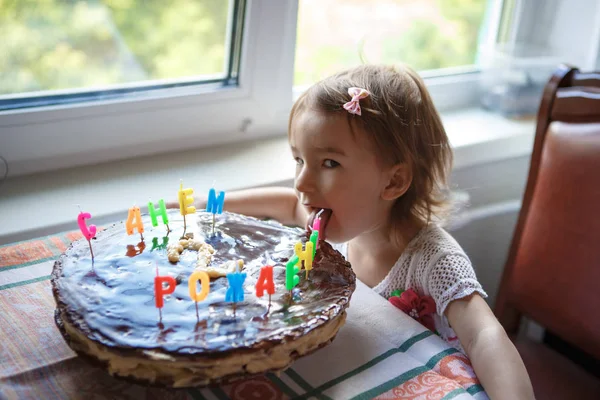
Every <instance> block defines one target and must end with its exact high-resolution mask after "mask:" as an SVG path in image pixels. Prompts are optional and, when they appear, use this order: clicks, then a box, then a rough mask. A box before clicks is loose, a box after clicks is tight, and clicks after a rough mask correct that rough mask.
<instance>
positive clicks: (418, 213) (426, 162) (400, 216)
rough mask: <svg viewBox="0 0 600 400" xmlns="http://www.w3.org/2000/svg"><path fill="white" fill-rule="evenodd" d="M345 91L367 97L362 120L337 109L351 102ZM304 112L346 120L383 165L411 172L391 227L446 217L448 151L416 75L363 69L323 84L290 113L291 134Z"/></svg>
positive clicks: (305, 95)
mask: <svg viewBox="0 0 600 400" xmlns="http://www.w3.org/2000/svg"><path fill="white" fill-rule="evenodd" d="M349 87H360V88H364V89H367V90H368V91H369V92H370V96H369V97H367V98H365V99H362V100H360V106H361V109H362V115H361V116H358V115H354V114H350V113H349V112H348V111H346V110H345V109H344V108H343V107H342V106H343V105H344V103H346V102H347V101H349V100H350V99H351V96H350V95H349V94H348V88H349ZM306 109H312V110H315V111H318V112H322V113H325V114H330V115H331V114H337V115H344V116H346V117H347V119H348V123H349V124H350V128H351V129H352V128H353V126H357V127H360V128H361V129H362V130H363V131H364V132H366V133H367V140H369V141H370V143H371V145H372V146H373V150H374V151H375V152H376V154H377V155H378V158H379V159H380V161H381V162H382V164H383V165H386V166H393V165H397V164H400V163H407V164H408V165H409V166H410V168H411V171H412V183H411V185H410V187H409V189H408V190H407V191H406V193H405V194H404V195H403V196H401V197H400V198H398V199H397V200H396V202H395V203H394V206H393V208H392V219H393V222H398V223H400V222H402V221H404V220H406V219H408V218H416V219H417V220H418V221H421V222H423V223H429V222H430V221H431V220H432V219H436V220H443V219H445V217H447V216H448V212H449V209H450V207H449V206H450V202H449V199H448V193H449V191H448V186H447V178H448V174H449V172H450V169H451V167H452V149H451V148H450V143H449V141H448V137H447V135H446V131H445V130H444V127H443V125H442V121H441V119H440V116H439V114H438V112H437V110H436V109H435V106H434V105H433V101H432V100H431V97H430V96H429V93H428V92H427V89H426V88H425V84H424V83H423V81H422V80H421V78H420V77H419V76H418V75H417V73H416V72H415V71H413V70H412V69H410V68H409V67H406V66H396V67H391V66H378V65H362V66H359V67H356V68H352V69H349V70H346V71H343V72H340V73H338V74H335V75H333V76H330V77H328V78H326V79H323V80H322V81H320V82H317V83H316V84H314V85H313V86H311V87H310V88H309V89H308V90H307V91H306V92H304V93H303V94H302V95H301V96H300V98H299V99H298V100H297V101H296V103H295V104H294V106H293V107H292V112H291V114H290V120H289V128H290V129H289V130H290V131H291V126H292V121H293V119H294V117H295V116H297V115H298V114H299V113H300V112H302V111H303V110H306ZM352 132H353V133H354V132H355V130H354V129H352ZM354 134H355V133H354Z"/></svg>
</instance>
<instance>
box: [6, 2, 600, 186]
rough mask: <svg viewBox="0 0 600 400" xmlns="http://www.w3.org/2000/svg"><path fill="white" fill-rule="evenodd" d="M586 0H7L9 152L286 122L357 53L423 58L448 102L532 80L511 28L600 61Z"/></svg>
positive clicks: (525, 40)
mask: <svg viewBox="0 0 600 400" xmlns="http://www.w3.org/2000/svg"><path fill="white" fill-rule="evenodd" d="M576 3H577V7H575V6H572V2H570V1H567V0H527V1H525V0H327V1H320V0H252V1H247V0H229V1H227V0H172V1H161V0H68V1H67V0H64V1H62V0H45V1H43V2H42V1H37V2H33V1H31V2H26V1H16V0H14V1H0V35H1V36H2V38H3V40H2V41H0V68H1V71H2V74H0V156H3V157H4V158H5V159H6V160H7V161H8V164H9V169H10V176H17V175H22V174H27V173H33V172H40V171H48V170H52V169H57V168H63V167H73V166H77V165H82V164H92V163H101V162H107V161H111V160H116V159H123V158H128V157H135V156H140V155H147V154H152V153H158V152H167V151H177V150H183V149H189V148H196V147H200V146H208V145H214V144H220V143H226V142H234V141H243V140H249V139H256V138H259V137H265V136H273V135H284V134H285V132H286V129H287V118H288V114H289V110H290V108H291V105H292V102H293V98H294V96H295V95H297V94H298V93H299V92H300V91H302V90H303V89H304V88H305V87H306V85H308V84H310V83H312V82H314V81H315V80H317V79H319V78H322V77H324V76H326V75H328V74H330V73H332V72H333V71H338V70H340V69H342V68H347V67H350V66H352V65H356V64H358V63H361V62H372V63H379V62H381V63H395V62H405V63H407V64H409V65H412V66H413V67H415V68H416V69H418V70H419V72H420V73H421V75H422V76H423V77H424V78H425V79H426V84H427V86H428V88H429V91H430V92H431V95H432V97H433V99H434V102H435V103H436V106H437V107H438V109H439V110H441V111H445V110H449V109H452V108H459V107H467V106H473V105H479V104H480V103H481V98H482V97H481V93H482V90H483V91H484V92H485V91H486V90H487V91H490V92H491V91H493V90H496V89H500V90H505V88H506V85H504V83H508V87H509V88H512V87H513V86H511V85H513V83H514V82H517V85H518V84H521V83H522V82H529V81H528V80H527V79H529V78H527V79H525V80H523V74H522V73H521V72H522V71H519V69H518V68H513V67H514V66H516V65H518V63H515V62H514V61H515V60H517V58H519V54H516V53H511V52H509V53H508V56H509V57H508V61H509V63H510V64H502V63H500V62H498V60H500V58H498V57H495V56H496V55H497V53H498V52H496V50H497V49H499V47H498V45H499V44H504V43H505V42H506V41H508V42H510V41H511V40H513V41H518V42H519V44H526V45H529V44H531V45H534V46H535V47H536V48H541V49H542V50H543V51H542V52H541V53H536V54H550V55H551V56H552V57H551V59H552V60H553V62H554V61H557V60H560V61H562V62H570V63H572V64H574V65H578V66H580V67H581V68H582V69H592V68H594V67H595V66H596V63H597V62H598V61H597V60H599V59H600V46H599V45H598V43H600V23H599V22H598V21H600V3H598V2H597V0H577V2H576ZM490 50H491V52H490ZM490 54H492V56H491V57H490ZM524 54H525V55H526V56H528V57H525V58H527V60H526V61H527V62H529V60H530V59H533V60H534V61H536V62H540V59H539V57H529V56H531V55H532V53H531V52H529V51H528V50H526V51H525V53H524ZM515 57H516V58H515ZM502 60H504V61H506V60H507V59H506V58H503V59H502ZM517 61H521V59H520V58H519V60H517ZM542 61H543V62H544V64H546V63H545V61H544V60H542ZM506 65H508V67H506ZM527 66H528V67H529V66H530V65H529V64H527ZM507 71H508V72H509V74H508V75H506V74H505V72H507ZM515 71H516V72H517V73H513V72H515ZM498 72H500V73H498ZM482 82H484V83H485V82H488V83H489V82H491V85H488V86H485V85H483V86H482ZM498 82H500V83H501V84H500V85H498V84H497V83H498ZM516 93H518V92H516ZM509 100H510V99H509ZM506 104H508V105H509V106H511V105H513V104H516V103H515V102H512V101H508V102H506Z"/></svg>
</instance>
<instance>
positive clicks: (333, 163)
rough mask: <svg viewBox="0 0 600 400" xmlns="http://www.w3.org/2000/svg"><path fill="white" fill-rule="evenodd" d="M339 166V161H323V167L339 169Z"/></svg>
mask: <svg viewBox="0 0 600 400" xmlns="http://www.w3.org/2000/svg"><path fill="white" fill-rule="evenodd" d="M339 165H340V163H339V162H337V161H333V160H325V161H323V166H324V167H325V168H335V167H337V166H339Z"/></svg>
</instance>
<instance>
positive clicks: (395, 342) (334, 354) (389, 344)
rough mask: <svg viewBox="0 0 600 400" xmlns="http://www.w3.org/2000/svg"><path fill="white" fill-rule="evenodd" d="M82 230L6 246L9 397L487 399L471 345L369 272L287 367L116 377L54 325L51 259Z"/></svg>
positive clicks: (0, 261)
mask: <svg viewBox="0 0 600 400" xmlns="http://www.w3.org/2000/svg"><path fill="white" fill-rule="evenodd" d="M80 236H81V235H80V234H79V233H67V234H64V235H57V236H52V237H46V238H41V239H37V240H32V241H27V242H22V243H15V244H10V245H7V246H2V247H0V398H3V399H77V398H85V399H99V398H110V399H140V398H148V399H187V398H192V399H257V400H258V399H261V400H263V399H288V398H294V399H295V398H298V399H309V398H311V399H312V398H314V399H336V400H337V399H370V398H380V399H467V398H477V399H487V396H486V394H485V392H484V391H483V388H482V386H481V385H480V384H479V382H478V381H477V378H476V377H475V375H474V373H473V369H472V368H471V365H470V363H469V361H468V359H467V358H466V357H465V356H464V355H463V354H462V353H460V352H459V351H458V350H456V349H454V348H451V347H449V346H448V345H447V344H446V343H445V342H444V341H442V340H441V339H440V338H439V337H437V336H435V335H434V334H432V333H431V332H430V331H428V330H426V329H425V328H424V327H423V326H422V325H420V324H419V323H417V322H416V321H414V320H413V319H412V318H410V317H408V316H407V315H406V314H404V313H403V312H402V311H400V310H398V309H396V308H395V307H394V306H392V305H391V304H389V303H388V302H387V301H386V300H385V299H383V298H382V297H380V296H379V295H377V294H376V293H375V292H373V291H372V290H371V289H369V288H368V287H366V286H365V285H364V284H362V283H360V282H358V284H357V289H356V292H355V293H354V295H353V297H352V301H351V303H350V308H349V310H348V318H347V322H346V324H345V325H344V326H343V327H342V328H341V330H340V332H339V333H338V335H337V337H336V339H335V340H334V342H333V343H332V344H331V345H329V346H327V347H325V348H323V349H321V350H319V351H317V352H316V353H314V354H312V355H310V356H307V357H304V358H301V359H299V360H298V361H296V362H295V363H294V364H293V365H292V367H291V368H288V369H287V370H286V371H284V372H283V373H281V374H279V375H275V374H267V375H265V376H263V377H260V378H254V379H249V380H245V381H238V382H236V383H233V384H230V385H225V386H220V387H212V388H197V389H177V390H173V389H158V388H151V387H145V386H141V385H135V384H130V383H128V382H124V381H122V380H119V379H116V378H113V377H111V376H110V375H108V373H106V372H105V371H104V370H102V369H99V368H97V367H93V366H91V365H89V364H87V363H86V362H85V361H83V360H81V359H80V358H78V357H77V356H76V354H75V353H73V352H72V351H71V349H70V348H69V347H68V346H67V345H66V344H65V342H64V340H63V338H62V336H61V335H60V333H59V331H58V329H57V328H56V326H55V325H54V320H53V314H54V308H55V303H54V298H53V297H52V293H51V287H50V273H51V271H52V265H53V263H54V260H55V259H56V257H57V256H58V255H59V254H60V253H62V252H63V251H64V250H65V249H66V247H67V246H68V244H69V243H70V242H71V241H72V240H75V239H79V238H80Z"/></svg>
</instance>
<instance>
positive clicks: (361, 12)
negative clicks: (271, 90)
mask: <svg viewBox="0 0 600 400" xmlns="http://www.w3.org/2000/svg"><path fill="white" fill-rule="evenodd" d="M487 3H488V1H487V0H468V1H463V0H443V1H442V0H330V1H326V2H325V1H319V0H300V6H299V9H298V37H297V41H296V62H295V75H294V84H295V85H308V84H311V83H313V82H316V81H317V80H319V79H321V78H324V77H326V76H329V75H331V74H333V73H335V72H338V71H341V70H343V69H346V68H350V67H353V66H356V65H359V64H362V63H383V64H395V63H406V64H408V65H410V66H411V67H412V68H414V69H416V70H418V71H421V72H422V71H435V73H436V74H438V75H444V74H448V73H449V72H448V71H447V70H445V69H447V68H451V67H465V66H473V65H475V64H476V56H477V53H478V44H479V43H478V41H479V40H478V39H479V36H480V30H481V27H482V24H483V23H484V21H485V19H484V16H485V11H486V6H487ZM452 72H456V71H452ZM452 72H451V73H452ZM429 75H431V74H429Z"/></svg>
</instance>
